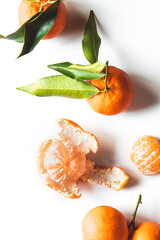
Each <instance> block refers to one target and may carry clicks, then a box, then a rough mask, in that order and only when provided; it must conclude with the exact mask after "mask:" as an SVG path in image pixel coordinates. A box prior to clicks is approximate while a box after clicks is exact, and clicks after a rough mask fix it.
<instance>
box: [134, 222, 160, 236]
mask: <svg viewBox="0 0 160 240" xmlns="http://www.w3.org/2000/svg"><path fill="white" fill-rule="evenodd" d="M130 240H160V224H157V223H154V222H143V223H141V224H140V225H139V227H138V228H137V229H136V230H135V231H134V232H133V234H132V235H131V238H130Z"/></svg>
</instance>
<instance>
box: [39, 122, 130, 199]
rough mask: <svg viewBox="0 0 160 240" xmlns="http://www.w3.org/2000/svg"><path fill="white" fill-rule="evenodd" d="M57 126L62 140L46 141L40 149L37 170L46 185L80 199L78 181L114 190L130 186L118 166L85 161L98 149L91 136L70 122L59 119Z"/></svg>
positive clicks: (67, 195) (126, 177)
mask: <svg viewBox="0 0 160 240" xmlns="http://www.w3.org/2000/svg"><path fill="white" fill-rule="evenodd" d="M57 124H58V127H59V131H58V138H59V139H49V140H46V141H44V142H43V143H42V144H41V146H40V147H39V154H38V170H39V172H40V173H41V174H42V175H43V176H44V178H45V183H46V185H47V186H49V187H51V188H52V189H54V190H55V191H58V192H59V193H60V194H62V195H63V196H65V197H68V198H79V197H80V196H81V194H80V193H79V188H78V185H77V181H78V180H79V179H80V180H82V181H84V182H88V183H90V184H100V185H104V186H106V187H108V188H113V189H115V190H120V189H121V188H122V187H123V186H124V185H125V184H126V183H127V181H128V176H127V175H126V174H125V172H124V171H123V170H122V169H120V168H119V167H114V168H101V167H98V166H96V165H95V163H94V162H93V161H92V160H89V159H86V155H87V154H88V153H89V152H90V151H92V152H93V153H96V152H97V150H98V148H99V144H98V140H97V138H96V137H95V136H94V135H93V134H92V133H89V132H86V131H84V130H83V129H82V128H81V127H80V126H79V125H77V124H76V123H74V122H72V121H70V120H67V119H60V120H58V121H57Z"/></svg>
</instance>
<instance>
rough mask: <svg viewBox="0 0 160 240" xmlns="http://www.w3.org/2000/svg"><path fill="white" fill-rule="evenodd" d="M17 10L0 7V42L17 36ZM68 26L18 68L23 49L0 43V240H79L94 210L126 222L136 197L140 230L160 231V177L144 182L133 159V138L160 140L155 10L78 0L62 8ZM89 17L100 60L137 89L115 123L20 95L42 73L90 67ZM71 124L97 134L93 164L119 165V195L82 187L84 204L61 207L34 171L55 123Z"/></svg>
mask: <svg viewBox="0 0 160 240" xmlns="http://www.w3.org/2000/svg"><path fill="white" fill-rule="evenodd" d="M19 3H20V1H19V0H15V1H11V0H8V1H7V2H6V1H1V14H0V33H1V34H3V35H7V34H9V33H11V32H13V31H15V30H16V29H17V28H18V26H19V25H18V5H19ZM66 5H67V8H68V24H67V27H66V29H65V30H64V32H63V33H62V34H61V35H60V36H59V37H57V38H55V39H52V40H49V41H41V42H40V43H39V44H38V46H37V47H36V48H35V50H34V51H33V52H32V53H30V54H28V55H27V56H24V57H22V58H20V59H18V60H16V57H17V56H18V54H19V52H20V50H21V47H22V45H21V44H18V43H16V42H12V41H8V40H0V61H1V65H0V66H1V67H0V69H1V71H0V73H1V77H0V81H1V83H0V86H1V88H0V103H1V117H0V140H1V143H0V145H1V152H0V155H1V157H0V184H1V187H0V195H1V196H0V239H3V240H10V239H16V240H21V239H23V240H28V239H31V240H32V239H33V240H35V239H39V240H42V239H47V240H51V239H56V240H62V239H70V240H75V239H76V240H81V239H82V236H81V221H82V218H83V216H84V215H85V214H86V213H87V211H89V210H90V209H91V208H93V207H95V206H98V205H102V204H103V205H110V206H113V207H115V208H117V209H119V210H120V211H122V212H123V213H124V215H125V216H126V217H127V219H128V221H129V220H130V219H131V215H132V213H133V211H134V208H135V205H136V202H137V198H138V195H139V194H140V193H141V194H142V197H143V205H141V206H140V208H139V211H138V215H137V223H138V222H141V221H145V220H150V221H155V222H159V223H160V190H159V185H160V175H157V176H152V177H145V176H143V175H142V174H140V173H139V172H138V170H137V169H136V167H135V166H134V164H133V163H132V162H131V161H130V159H129V151H130V147H131V145H132V144H133V142H134V141H135V140H136V138H137V137H139V136H142V135H146V134H148V135H152V136H155V137H157V138H160V124H159V123H160V104H159V96H160V85H159V81H160V14H159V12H160V1H159V0H153V1H147V0H141V1H139V0H130V1H128V0H98V1H93V0H75V1H70V0H68V1H66ZM90 9H93V10H94V12H95V14H96V15H97V18H98V20H99V23H100V26H99V28H98V29H99V35H100V36H101V39H102V45H101V48H100V55H99V60H100V61H101V62H103V63H105V62H106V60H109V62H110V65H114V66H116V67H119V68H121V69H123V70H124V71H126V72H127V73H128V74H129V75H130V77H131V80H132V81H133V84H134V87H135V96H134V99H133V102H132V105H131V107H130V108H129V110H127V111H126V112H125V113H122V114H119V115H117V116H104V115H100V114H98V113H96V112H94V111H93V110H92V109H91V108H90V107H89V105H88V104H87V102H86V101H85V100H73V99H65V98H60V97H50V98H38V97H34V96H31V95H28V94H26V93H23V92H20V91H17V90H16V87H19V86H24V85H26V84H29V83H32V82H35V81H36V80H38V79H39V78H41V77H44V76H49V75H53V74H56V72H53V70H51V69H48V68H47V67H46V66H47V65H48V64H52V63H57V62H62V61H70V62H73V63H80V64H87V61H86V59H85V57H84V55H83V52H82V48H81V40H82V35H83V30H84V25H85V22H86V19H87V18H88V14H89V11H90ZM59 118H68V119H71V120H73V121H75V122H77V123H78V124H79V125H80V126H82V127H83V128H84V129H85V130H87V131H90V132H92V133H94V134H95V135H96V136H97V138H98V140H99V142H100V149H99V151H98V153H97V155H96V156H92V158H93V159H94V160H96V162H97V163H99V164H100V165H103V166H115V165H118V166H121V167H122V168H124V170H125V171H126V173H127V174H128V175H129V176H130V180H129V182H128V185H127V186H126V187H125V188H124V189H122V190H121V191H119V192H117V191H114V190H110V189H106V188H104V187H102V186H90V185H88V184H87V183H80V184H79V187H80V192H81V193H82V197H81V198H80V199H76V200H71V199H65V198H64V197H62V196H61V195H59V194H58V193H56V192H55V191H53V190H52V189H50V188H48V187H46V186H45V185H44V183H43V181H42V179H41V178H40V176H39V173H38V170H37V148H38V147H39V145H40V143H41V142H42V141H44V140H46V139H49V138H54V137H55V134H56V129H55V125H54V122H55V120H57V119H59Z"/></svg>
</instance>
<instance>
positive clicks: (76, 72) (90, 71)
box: [48, 62, 104, 80]
mask: <svg viewBox="0 0 160 240" xmlns="http://www.w3.org/2000/svg"><path fill="white" fill-rule="evenodd" d="M48 67H49V68H51V69H53V70H55V71H57V72H60V73H62V74H64V75H66V76H68V77H70V78H73V79H77V80H94V79H99V78H102V77H103V76H104V73H101V71H102V70H103V68H104V65H103V64H101V63H98V62H97V63H94V64H91V65H73V64H72V63H70V62H63V63H57V64H52V65H48Z"/></svg>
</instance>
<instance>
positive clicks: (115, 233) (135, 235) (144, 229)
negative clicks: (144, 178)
mask: <svg viewBox="0 0 160 240" xmlns="http://www.w3.org/2000/svg"><path fill="white" fill-rule="evenodd" d="M140 203H141V195H139V198H138V202H137V206H136V209H135V211H134V214H133V219H132V221H131V222H130V224H129V225H128V226H127V221H126V218H125V217H124V215H123V214H122V213H121V212H120V211H118V210H117V209H115V208H112V207H109V206H99V207H95V208H93V209H91V210H90V211H89V212H88V213H87V214H86V215H85V217H84V219H83V221H82V235H83V239H84V240H102V239H103V240H127V239H129V240H160V224H157V223H154V222H143V223H141V224H140V225H139V226H138V227H136V226H135V218H136V213H137V210H138V206H139V204H140Z"/></svg>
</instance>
